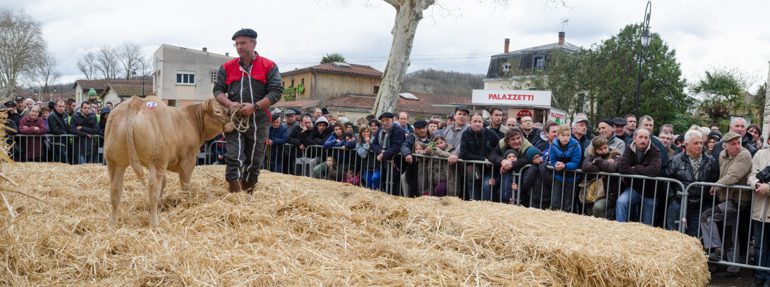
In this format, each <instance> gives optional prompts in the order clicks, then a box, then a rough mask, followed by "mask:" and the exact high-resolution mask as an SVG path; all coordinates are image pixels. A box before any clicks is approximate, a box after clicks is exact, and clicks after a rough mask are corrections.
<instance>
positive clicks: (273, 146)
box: [267, 113, 289, 172]
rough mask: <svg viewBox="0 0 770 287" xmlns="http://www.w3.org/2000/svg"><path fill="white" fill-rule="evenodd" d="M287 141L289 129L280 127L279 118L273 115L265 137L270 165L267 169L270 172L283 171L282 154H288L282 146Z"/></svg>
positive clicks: (277, 115)
mask: <svg viewBox="0 0 770 287" xmlns="http://www.w3.org/2000/svg"><path fill="white" fill-rule="evenodd" d="M288 141H289V129H288V128H286V126H283V125H281V116H280V115H279V114H277V113H276V114H273V115H272V122H270V131H269V132H268V137H267V147H268V152H269V153H270V157H269V158H270V164H269V165H268V167H269V168H270V171H272V172H281V170H282V169H283V154H284V153H285V152H288V149H287V150H285V151H284V146H283V144H285V143H286V142H288Z"/></svg>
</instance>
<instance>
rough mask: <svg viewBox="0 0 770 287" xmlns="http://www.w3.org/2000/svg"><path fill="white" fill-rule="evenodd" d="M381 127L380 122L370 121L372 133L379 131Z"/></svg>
mask: <svg viewBox="0 0 770 287" xmlns="http://www.w3.org/2000/svg"><path fill="white" fill-rule="evenodd" d="M381 126H382V125H381V124H380V121H378V120H376V119H371V120H369V130H370V131H372V133H376V132H377V131H379V130H380V127H381Z"/></svg>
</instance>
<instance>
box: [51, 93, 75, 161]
mask: <svg viewBox="0 0 770 287" xmlns="http://www.w3.org/2000/svg"><path fill="white" fill-rule="evenodd" d="M65 105H66V103H65V102H64V101H63V100H58V101H56V104H55V105H54V109H53V112H52V113H51V114H50V115H49V116H48V134H51V135H56V136H55V137H50V138H49V140H50V142H51V145H50V150H49V152H50V153H51V155H52V156H51V158H52V159H53V161H56V162H66V159H67V153H68V149H67V143H68V140H67V139H68V138H67V137H63V136H61V135H65V134H68V133H69V129H70V127H69V125H67V121H66V119H65V117H66V115H67V113H66V110H65V109H66V106H65Z"/></svg>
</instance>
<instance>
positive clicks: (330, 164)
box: [324, 156, 337, 181]
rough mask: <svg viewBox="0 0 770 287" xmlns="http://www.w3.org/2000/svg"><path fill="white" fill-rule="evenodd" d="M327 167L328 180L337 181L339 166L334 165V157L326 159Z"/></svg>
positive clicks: (326, 176)
mask: <svg viewBox="0 0 770 287" xmlns="http://www.w3.org/2000/svg"><path fill="white" fill-rule="evenodd" d="M324 167H325V173H326V175H325V177H324V178H326V179H328V180H335V181H336V180H337V165H336V164H335V163H334V157H332V156H327V157H326V165H325V166H324Z"/></svg>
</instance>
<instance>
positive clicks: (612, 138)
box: [586, 119, 626, 155]
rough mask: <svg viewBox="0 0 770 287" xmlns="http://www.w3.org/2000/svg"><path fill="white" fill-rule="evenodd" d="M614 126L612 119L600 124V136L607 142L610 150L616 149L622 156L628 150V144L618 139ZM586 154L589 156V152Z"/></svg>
mask: <svg viewBox="0 0 770 287" xmlns="http://www.w3.org/2000/svg"><path fill="white" fill-rule="evenodd" d="M613 124H614V121H613V120H610V119H606V120H603V121H601V122H599V126H598V128H599V136H601V137H603V138H604V139H605V140H607V144H608V145H609V147H610V148H614V149H615V150H616V151H617V152H618V153H619V154H620V155H623V151H625V149H626V143H625V142H624V141H623V139H620V138H618V137H617V135H616V134H615V132H614V130H613ZM592 144H593V142H592ZM586 154H588V151H587V150H586Z"/></svg>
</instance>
